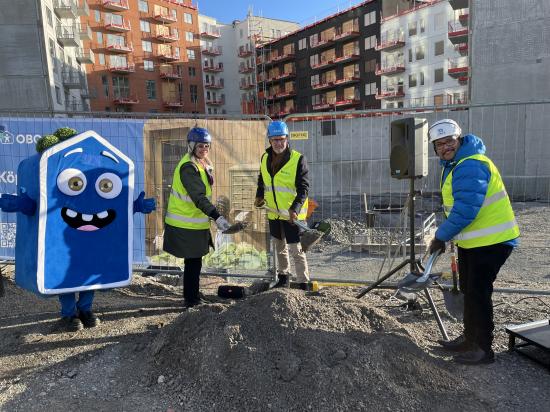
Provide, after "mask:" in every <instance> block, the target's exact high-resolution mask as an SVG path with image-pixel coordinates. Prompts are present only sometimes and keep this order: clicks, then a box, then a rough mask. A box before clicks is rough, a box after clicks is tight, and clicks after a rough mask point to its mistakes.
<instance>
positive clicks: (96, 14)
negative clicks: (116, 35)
mask: <svg viewBox="0 0 550 412" xmlns="http://www.w3.org/2000/svg"><path fill="white" fill-rule="evenodd" d="M94 20H95V21H96V23H99V22H101V12H100V11H99V10H94Z"/></svg>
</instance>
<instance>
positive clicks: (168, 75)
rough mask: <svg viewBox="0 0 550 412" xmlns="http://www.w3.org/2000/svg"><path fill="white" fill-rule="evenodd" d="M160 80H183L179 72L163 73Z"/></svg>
mask: <svg viewBox="0 0 550 412" xmlns="http://www.w3.org/2000/svg"><path fill="white" fill-rule="evenodd" d="M160 78H161V79H163V80H178V79H181V75H180V74H179V73H178V72H171V71H162V72H160Z"/></svg>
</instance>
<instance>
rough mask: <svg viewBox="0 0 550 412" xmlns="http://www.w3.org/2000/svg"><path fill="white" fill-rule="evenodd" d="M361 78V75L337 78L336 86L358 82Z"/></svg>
mask: <svg viewBox="0 0 550 412" xmlns="http://www.w3.org/2000/svg"><path fill="white" fill-rule="evenodd" d="M360 80H361V78H360V77H359V76H351V77H343V78H341V79H337V80H336V81H335V82H334V84H335V85H336V86H340V85H343V84H351V83H357V82H358V81H360Z"/></svg>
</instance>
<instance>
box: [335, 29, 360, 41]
mask: <svg viewBox="0 0 550 412" xmlns="http://www.w3.org/2000/svg"><path fill="white" fill-rule="evenodd" d="M357 36H359V27H357V26H356V27H353V28H352V29H351V30H348V31H345V32H342V33H340V34H337V35H335V36H334V41H342V40H347V39H351V38H353V37H357Z"/></svg>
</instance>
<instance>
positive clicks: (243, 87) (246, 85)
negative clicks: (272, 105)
mask: <svg viewBox="0 0 550 412" xmlns="http://www.w3.org/2000/svg"><path fill="white" fill-rule="evenodd" d="M255 87H256V83H252V82H250V83H249V82H243V83H241V84H240V85H239V89H241V90H251V89H254V88H255Z"/></svg>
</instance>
